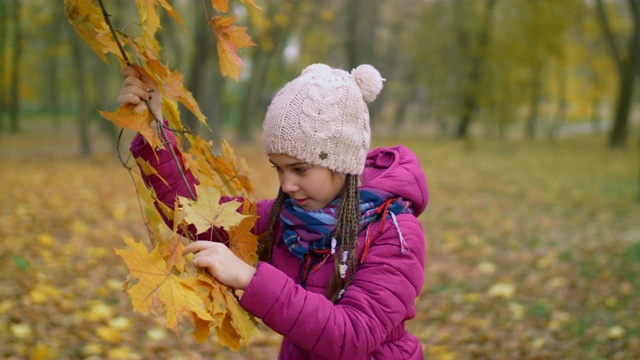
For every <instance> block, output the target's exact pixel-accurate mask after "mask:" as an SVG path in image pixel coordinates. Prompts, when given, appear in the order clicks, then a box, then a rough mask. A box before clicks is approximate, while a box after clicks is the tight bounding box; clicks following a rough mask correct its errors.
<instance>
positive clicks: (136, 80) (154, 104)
mask: <svg viewBox="0 0 640 360" xmlns="http://www.w3.org/2000/svg"><path fill="white" fill-rule="evenodd" d="M121 73H122V76H124V78H125V79H124V82H123V84H122V88H121V89H120V94H119V95H118V105H120V106H122V105H124V104H133V105H135V106H136V107H135V111H136V112H140V111H143V110H145V109H146V108H147V105H146V104H145V101H148V102H149V108H150V110H151V111H152V113H153V114H154V115H155V117H156V119H157V120H159V121H162V96H161V95H160V92H159V91H158V88H157V86H156V84H155V81H153V79H151V78H150V77H149V75H147V74H146V73H145V72H144V70H143V69H142V68H139V67H137V66H136V67H131V66H127V67H125V68H123V69H122V71H121Z"/></svg>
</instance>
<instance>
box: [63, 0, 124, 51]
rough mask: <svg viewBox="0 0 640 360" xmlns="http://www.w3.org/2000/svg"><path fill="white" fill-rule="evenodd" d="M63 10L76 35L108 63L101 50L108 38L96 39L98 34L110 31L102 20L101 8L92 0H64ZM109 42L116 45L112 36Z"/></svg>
mask: <svg viewBox="0 0 640 360" xmlns="http://www.w3.org/2000/svg"><path fill="white" fill-rule="evenodd" d="M64 10H65V15H66V17H67V20H68V21H69V23H70V24H71V25H72V26H73V28H74V29H75V30H76V32H77V33H78V35H80V37H82V39H83V40H84V41H85V42H86V43H87V45H89V47H90V48H91V50H93V51H94V52H95V53H96V54H98V56H100V58H101V59H102V61H104V62H105V63H109V61H108V60H107V57H106V56H105V52H104V51H103V49H104V47H105V45H104V42H105V41H108V40H105V39H106V38H103V39H102V40H98V39H97V37H98V35H101V34H104V33H109V32H110V31H109V27H108V26H107V25H106V24H105V22H104V17H103V16H102V10H101V9H100V8H99V7H98V6H96V5H95V3H94V1H93V0H74V1H71V0H65V2H64ZM111 43H113V46H116V45H115V41H114V40H113V38H111ZM116 47H117V46H116Z"/></svg>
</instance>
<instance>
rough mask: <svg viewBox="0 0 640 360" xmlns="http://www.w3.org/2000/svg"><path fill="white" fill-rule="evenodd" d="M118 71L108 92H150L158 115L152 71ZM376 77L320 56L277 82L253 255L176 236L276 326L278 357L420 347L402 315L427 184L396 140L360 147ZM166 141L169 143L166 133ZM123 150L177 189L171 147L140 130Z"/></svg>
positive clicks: (418, 263)
mask: <svg viewBox="0 0 640 360" xmlns="http://www.w3.org/2000/svg"><path fill="white" fill-rule="evenodd" d="M123 75H124V76H125V77H126V79H125V81H124V85H123V87H122V89H121V92H120V96H119V98H118V103H119V104H120V105H122V104H125V103H132V104H137V106H138V107H140V109H142V108H143V107H145V106H146V105H145V104H144V102H143V101H142V100H141V99H145V100H146V99H149V100H150V102H149V103H150V109H151V111H153V112H154V113H155V114H161V111H160V108H161V99H160V98H159V96H155V95H154V94H158V92H154V90H155V89H153V88H152V85H150V84H151V82H148V81H146V80H148V79H145V78H144V77H142V76H140V74H138V73H137V72H136V70H134V69H133V68H126V69H124V70H123ZM382 82H383V79H382V77H381V76H380V73H379V72H378V71H377V70H376V69H375V68H373V67H372V66H370V65H361V66H359V67H358V68H356V69H355V70H353V71H352V72H351V73H348V72H345V71H343V70H339V69H333V68H331V67H329V66H327V65H324V64H314V65H311V66H308V67H307V68H306V69H304V70H303V71H302V74H301V75H300V76H299V77H298V78H296V79H294V80H293V81H291V82H290V83H288V84H287V85H286V86H285V87H284V88H283V89H282V90H280V92H278V94H277V95H276V96H275V98H274V99H273V101H272V103H271V105H270V106H269V108H268V111H267V114H266V117H265V119H264V122H263V142H264V149H265V151H266V154H267V156H268V157H269V161H270V162H271V163H272V164H273V167H274V168H275V170H276V172H277V174H278V179H279V181H280V189H279V193H278V196H277V198H276V199H273V200H263V201H260V202H258V203H257V206H258V215H259V218H258V220H257V221H256V224H255V227H254V233H256V234H265V236H264V240H263V241H262V242H261V244H260V249H259V255H260V261H259V262H258V264H257V265H256V266H255V267H254V266H251V265H249V264H246V263H245V262H243V261H242V260H240V259H239V258H237V257H236V256H235V255H234V254H233V253H232V252H231V251H230V250H229V249H228V248H227V247H226V246H225V245H224V244H223V243H219V242H211V241H195V242H192V243H190V244H189V245H187V247H186V250H185V252H186V253H193V254H194V257H193V263H194V265H195V266H196V267H199V268H204V269H206V270H207V271H208V272H209V273H210V274H211V275H212V276H213V277H215V278H216V279H217V280H218V281H220V282H222V283H224V284H226V285H228V286H230V287H232V288H235V289H240V290H243V293H242V297H241V299H240V304H241V306H242V307H244V308H245V309H246V310H247V311H248V312H250V313H251V314H253V315H254V316H256V317H258V318H260V319H262V321H263V322H264V324H266V325H267V326H269V327H270V328H272V329H273V330H275V331H276V332H278V333H279V334H282V335H283V337H284V339H283V342H282V345H281V350H280V359H422V358H423V355H422V346H421V344H420V341H419V340H418V339H417V338H416V337H415V336H414V335H411V334H409V333H408V332H407V331H406V330H405V328H404V323H405V321H407V320H410V319H412V318H413V317H414V316H415V313H416V310H415V307H414V301H415V299H416V297H417V296H418V295H419V294H420V291H421V289H422V285H423V281H424V262H425V239H424V233H423V231H422V228H421V225H420V222H419V221H418V219H417V217H418V216H419V215H420V214H421V213H422V212H423V210H424V209H425V207H426V205H427V201H428V192H427V184H426V179H425V175H424V173H423V171H422V170H421V168H420V164H419V162H418V159H417V158H416V156H415V155H414V154H413V153H412V152H411V151H410V150H409V149H407V148H406V147H403V146H396V147H391V148H378V149H375V150H373V151H369V143H370V129H369V112H368V110H367V102H372V101H373V100H374V99H375V98H376V96H377V95H378V93H379V92H380V91H381V89H382ZM154 96H155V97H154ZM167 136H168V137H169V138H170V139H173V136H172V134H171V133H169V132H167ZM169 146H173V147H174V151H176V152H177V151H179V150H178V149H177V148H176V145H175V141H172V143H171V144H170V145H169ZM131 151H132V153H133V155H134V156H135V157H142V158H143V159H145V160H146V161H149V162H150V163H151V164H152V165H154V166H155V167H156V169H157V170H158V171H159V172H160V175H161V176H162V178H164V179H166V180H167V182H168V183H169V184H172V185H170V186H167V185H165V183H164V182H162V181H160V180H158V178H157V177H155V176H152V177H147V178H145V181H146V182H147V184H148V185H149V186H152V187H153V188H154V190H155V191H156V194H158V196H159V198H160V200H161V201H163V202H165V203H167V204H173V203H174V199H175V196H176V195H181V196H187V194H188V193H189V192H188V189H187V188H186V186H187V185H186V184H185V183H184V182H183V181H182V180H181V178H180V175H179V171H178V168H177V166H176V165H175V162H174V161H173V157H172V156H171V153H170V151H168V150H159V151H157V153H154V152H153V150H152V149H151V147H150V146H149V145H148V144H147V143H146V142H145V141H144V139H143V138H142V137H141V136H140V135H137V136H136V138H135V139H134V140H133V142H132V144H131ZM156 154H157V157H156ZM186 174H187V177H188V179H189V181H188V182H189V186H193V183H195V179H194V178H193V176H192V175H191V173H190V172H188V171H186Z"/></svg>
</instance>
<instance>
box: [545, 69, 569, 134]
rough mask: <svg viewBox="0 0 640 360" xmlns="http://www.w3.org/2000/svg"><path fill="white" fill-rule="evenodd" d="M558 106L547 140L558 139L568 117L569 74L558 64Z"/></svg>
mask: <svg viewBox="0 0 640 360" xmlns="http://www.w3.org/2000/svg"><path fill="white" fill-rule="evenodd" d="M557 76H558V105H557V108H556V110H557V111H556V116H555V117H554V119H553V121H552V122H551V126H550V127H549V133H548V134H547V140H553V139H555V138H556V137H557V135H558V131H560V127H562V124H563V123H564V120H565V118H566V117H567V106H568V104H567V72H566V71H564V68H563V67H562V66H561V64H558V73H557Z"/></svg>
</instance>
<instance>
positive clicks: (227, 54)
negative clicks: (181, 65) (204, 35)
mask: <svg viewBox="0 0 640 360" xmlns="http://www.w3.org/2000/svg"><path fill="white" fill-rule="evenodd" d="M235 18H236V17H235V16H234V17H226V16H220V15H216V16H214V17H212V18H211V20H210V21H209V27H210V28H211V30H213V34H214V35H215V37H216V42H217V49H218V58H219V59H220V60H219V63H220V71H221V72H222V75H224V76H228V77H230V78H232V79H234V80H238V79H239V78H240V69H241V68H242V65H243V61H242V59H241V58H240V56H238V48H245V47H249V46H253V45H255V43H254V42H253V41H251V37H249V35H248V34H247V32H246V30H247V28H246V27H242V26H235V25H233V21H234V20H235Z"/></svg>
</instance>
